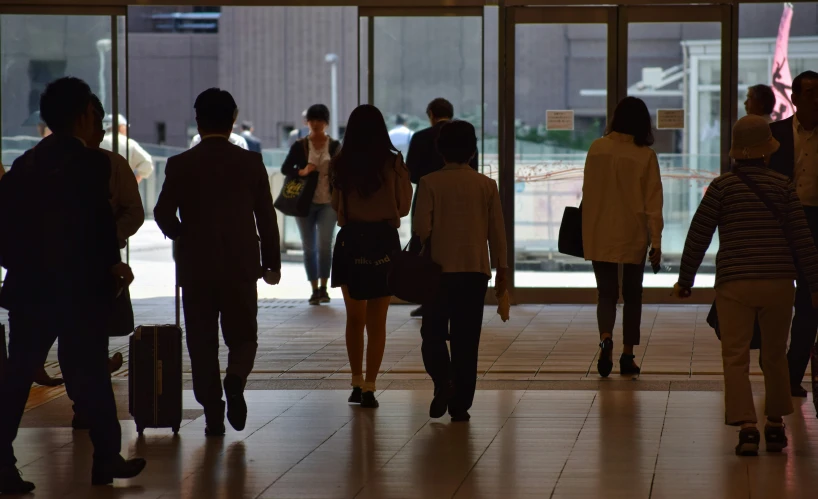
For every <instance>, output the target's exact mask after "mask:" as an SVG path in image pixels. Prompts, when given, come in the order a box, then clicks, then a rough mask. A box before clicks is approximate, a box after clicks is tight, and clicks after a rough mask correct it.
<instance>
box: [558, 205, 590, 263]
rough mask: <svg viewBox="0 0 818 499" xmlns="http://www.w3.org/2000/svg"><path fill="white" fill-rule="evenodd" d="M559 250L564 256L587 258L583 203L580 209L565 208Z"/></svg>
mask: <svg viewBox="0 0 818 499" xmlns="http://www.w3.org/2000/svg"><path fill="white" fill-rule="evenodd" d="M557 250H558V251H559V252H560V253H562V254H564V255H569V256H576V257H578V258H585V249H584V248H583V246H582V203H580V204H579V208H575V207H573V206H566V207H565V211H564V212H563V214H562V223H561V224H560V235H559V241H558V242H557Z"/></svg>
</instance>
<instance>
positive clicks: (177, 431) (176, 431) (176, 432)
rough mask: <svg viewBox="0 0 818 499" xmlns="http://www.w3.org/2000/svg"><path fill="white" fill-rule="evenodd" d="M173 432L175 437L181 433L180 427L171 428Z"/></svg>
mask: <svg viewBox="0 0 818 499" xmlns="http://www.w3.org/2000/svg"><path fill="white" fill-rule="evenodd" d="M171 430H173V434H174V435H176V434H178V433H179V427H178V426H174V427H173V428H171Z"/></svg>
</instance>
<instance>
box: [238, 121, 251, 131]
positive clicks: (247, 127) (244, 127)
mask: <svg viewBox="0 0 818 499" xmlns="http://www.w3.org/2000/svg"><path fill="white" fill-rule="evenodd" d="M241 129H242V130H244V131H247V132H249V131H250V130H252V129H253V123H252V122H250V121H242V122H241Z"/></svg>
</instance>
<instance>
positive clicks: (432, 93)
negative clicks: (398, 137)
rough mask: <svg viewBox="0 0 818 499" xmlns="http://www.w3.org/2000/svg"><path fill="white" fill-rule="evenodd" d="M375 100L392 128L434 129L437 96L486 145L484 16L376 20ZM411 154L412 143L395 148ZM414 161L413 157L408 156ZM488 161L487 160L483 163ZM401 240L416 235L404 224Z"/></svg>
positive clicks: (402, 223)
mask: <svg viewBox="0 0 818 499" xmlns="http://www.w3.org/2000/svg"><path fill="white" fill-rule="evenodd" d="M374 46H375V64H374V68H373V71H374V73H375V75H374V76H375V78H374V81H375V89H374V90H375V93H374V95H375V101H374V102H373V104H374V105H375V106H377V107H378V108H379V109H380V110H381V111H382V112H383V114H384V117H385V118H386V120H387V125H389V127H390V129H391V128H393V127H397V126H399V124H398V123H397V119H398V117H399V116H400V117H402V118H403V119H404V121H405V125H406V126H407V127H408V128H409V129H411V130H412V131H417V130H421V129H423V128H426V127H428V126H429V120H428V118H427V117H426V106H427V105H428V104H429V102H430V101H432V100H433V99H435V98H437V97H443V98H445V99H448V100H449V101H451V102H452V104H453V105H454V109H455V116H456V117H457V118H460V119H463V120H467V121H469V122H470V123H471V124H473V125H474V127H475V129H476V130H477V139H478V142H480V141H482V135H483V131H482V113H483V111H482V109H483V92H482V90H483V73H482V69H483V68H482V51H483V38H482V21H481V18H480V17H378V18H375V34H374ZM395 145H396V146H397V147H399V148H401V149H403V150H404V152H405V150H406V148H408V144H405V145H403V144H395ZM407 159H408V161H409V162H411V161H412V159H411V158H407ZM481 161H482V160H481ZM400 233H401V240H402V241H403V242H404V243H406V242H408V241H409V237H410V234H411V221H410V219H409V217H406V218H404V219H403V220H402V221H401V229H400Z"/></svg>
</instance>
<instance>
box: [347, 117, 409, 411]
mask: <svg viewBox="0 0 818 499" xmlns="http://www.w3.org/2000/svg"><path fill="white" fill-rule="evenodd" d="M332 178H333V187H334V190H333V191H332V207H333V208H334V209H335V211H336V212H338V225H340V226H341V231H340V232H339V233H338V239H337V241H336V243H335V258H334V259H333V264H332V287H333V288H337V287H340V288H341V290H342V291H343V293H344V305H345V306H346V311H347V324H346V344H347V354H348V355H349V365H350V369H351V370H352V390H353V391H352V395H351V396H350V398H349V402H350V403H359V404H361V407H367V408H375V407H378V405H379V404H378V400H377V399H376V398H375V389H376V387H375V381H376V379H377V377H378V371H379V370H380V367H381V361H382V360H383V352H384V346H385V345H386V313H387V310H388V309H389V302H390V301H391V300H392V291H391V290H390V289H389V285H388V282H387V277H388V273H389V268H390V263H389V256H390V255H392V253H393V252H394V251H399V250H400V237H399V236H398V228H399V227H400V220H401V218H403V217H405V216H406V215H408V214H409V207H410V205H411V200H412V184H411V183H410V182H409V170H407V168H406V165H405V164H404V163H403V159H402V158H401V156H400V154H398V151H397V150H396V149H395V146H393V145H392V142H391V141H390V140H389V132H388V131H387V129H386V122H385V121H384V119H383V115H382V114H381V112H380V111H379V110H378V108H376V107H375V106H371V105H368V104H366V105H363V106H358V107H357V108H356V109H355V110H354V111H353V112H352V114H351V115H350V116H349V122H348V124H347V132H346V135H345V136H344V147H343V148H341V152H340V153H338V156H337V157H336V158H335V159H333V160H332ZM364 328H366V336H367V340H368V341H367V345H366V377H364V373H363V357H364Z"/></svg>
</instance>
